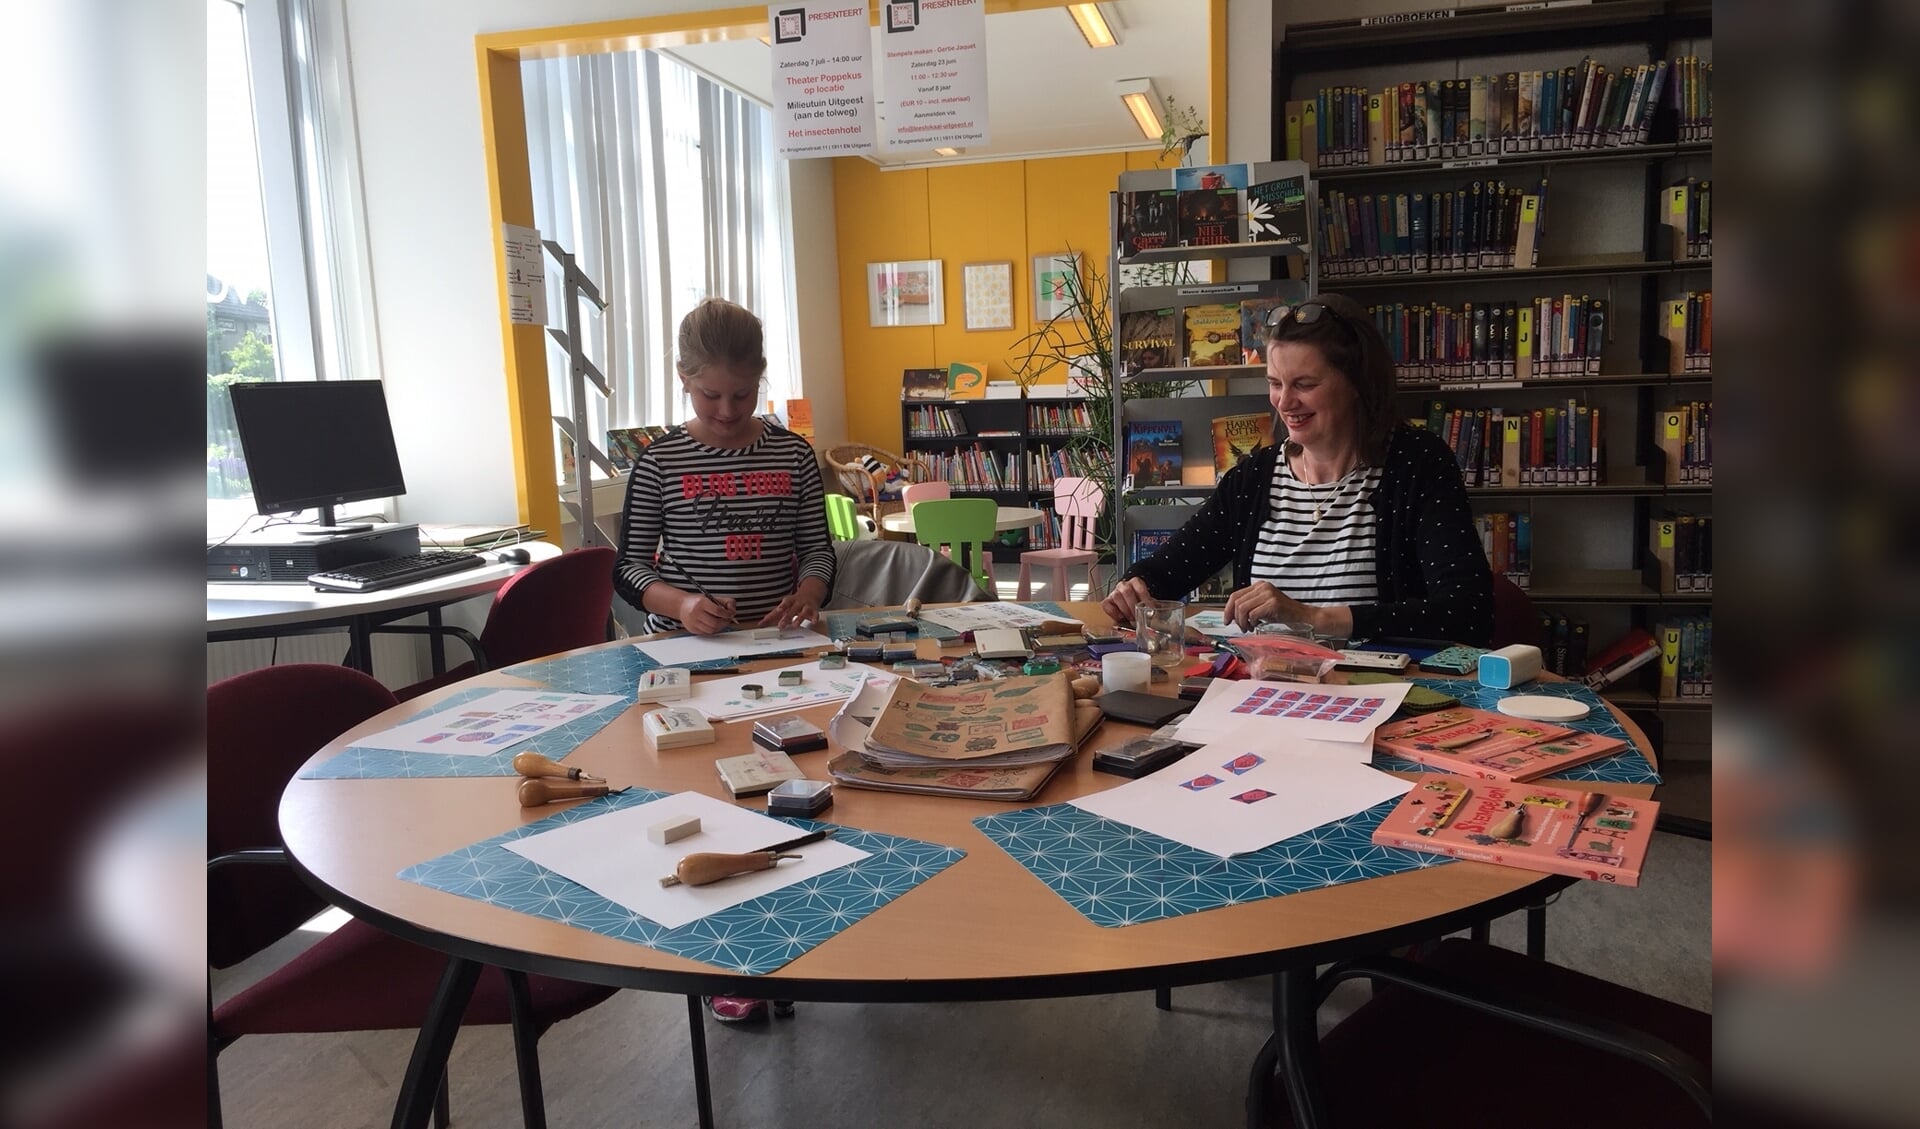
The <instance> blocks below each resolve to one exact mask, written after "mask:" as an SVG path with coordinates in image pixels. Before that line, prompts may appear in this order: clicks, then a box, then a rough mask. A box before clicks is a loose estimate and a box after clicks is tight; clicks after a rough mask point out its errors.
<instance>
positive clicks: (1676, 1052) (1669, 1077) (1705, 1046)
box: [1248, 938, 1713, 1126]
mask: <svg viewBox="0 0 1920 1129" xmlns="http://www.w3.org/2000/svg"><path fill="white" fill-rule="evenodd" d="M1348 979H1370V980H1372V981H1373V984H1374V994H1373V998H1372V999H1370V1000H1369V1001H1367V1003H1365V1004H1363V1005H1362V1006H1361V1007H1360V1008H1359V1009H1358V1010H1357V1011H1355V1012H1354V1013H1353V1014H1352V1015H1350V1016H1348V1017H1347V1018H1346V1019H1344V1020H1342V1021H1341V1022H1340V1024H1339V1025H1338V1026H1336V1027H1335V1028H1334V1029H1333V1030H1332V1031H1330V1032H1328V1033H1327V1034H1326V1036H1325V1037H1323V1038H1322V1039H1321V1040H1320V1041H1319V1043H1318V1046H1317V1057H1318V1059H1319V1069H1318V1071H1317V1077H1318V1079H1319V1083H1320V1090H1321V1093H1322V1094H1323V1095H1324V1096H1325V1101H1326V1114H1327V1116H1326V1121H1327V1122H1328V1123H1329V1124H1331V1125H1335V1126H1373V1125H1435V1124H1453V1123H1456V1122H1459V1123H1465V1122H1467V1121H1473V1122H1480V1121H1485V1120H1488V1118H1486V1117H1483V1116H1481V1115H1480V1112H1476V1113H1475V1114H1474V1115H1473V1116H1471V1117H1469V1116H1468V1115H1467V1113H1466V1112H1465V1108H1466V1107H1465V1106H1462V1105H1459V1104H1457V1103H1458V1102H1459V1101H1460V1100H1464V1099H1463V1097H1462V1095H1464V1094H1466V1093H1467V1092H1468V1090H1470V1089H1471V1087H1470V1086H1469V1087H1467V1089H1463V1088H1462V1087H1463V1086H1464V1085H1465V1082H1464V1081H1463V1080H1466V1079H1482V1078H1491V1079H1493V1080H1494V1081H1495V1088H1494V1091H1493V1092H1495V1093H1497V1094H1498V1097H1497V1098H1496V1099H1494V1101H1495V1104H1494V1105H1493V1106H1489V1107H1486V1108H1487V1109H1494V1108H1497V1109H1503V1110H1525V1109H1532V1110H1546V1109H1556V1110H1564V1111H1566V1112H1567V1115H1568V1116H1567V1119H1568V1120H1579V1119H1580V1116H1579V1113H1580V1111H1581V1110H1583V1109H1585V1110H1592V1109H1595V1108H1599V1107H1596V1106H1594V1105H1593V1101H1592V1099H1595V1098H1598V1099H1601V1101H1602V1105H1604V1108H1606V1109H1607V1110H1610V1111H1612V1112H1613V1114H1614V1116H1613V1118H1612V1120H1615V1121H1625V1122H1631V1123H1632V1124H1635V1125H1660V1126H1691V1125H1706V1124H1710V1123H1711V1122H1712V1120H1713V1090H1712V1076H1711V1074H1710V1073H1709V1066H1710V1064H1711V1063H1712V1061H1713V1058H1712V1056H1713V1017H1712V1016H1710V1015H1707V1014H1705V1013H1704V1012H1698V1011H1694V1010H1693V1009H1691V1008H1686V1007H1682V1006H1680V1005H1679V1004H1675V1003H1671V1002H1669V1001H1666V1000H1661V999H1656V998H1655V997H1653V996H1649V995H1646V994H1644V993H1641V992H1636V991H1634V990H1632V989H1630V988H1623V987H1621V986H1619V985H1617V984H1609V983H1607V982H1606V981H1604V980H1599V979H1596V978H1594V977H1592V976H1588V975H1586V974H1584V973H1580V972H1574V971H1573V970H1571V969H1567V968H1561V967H1559V966H1557V965H1552V964H1548V963H1546V962H1545V961H1541V960H1534V959H1532V958H1530V957H1526V956H1522V955H1521V954H1519V953H1516V952H1512V951H1510V950H1507V949H1501V948H1496V947H1494V946H1492V945H1485V944H1481V943H1479V942H1476V941H1465V940H1460V939H1458V938H1455V939H1452V940H1448V941H1443V942H1441V943H1440V944H1439V945H1438V946H1437V947H1436V948H1435V949H1434V950H1433V951H1432V952H1431V953H1430V954H1428V955H1427V956H1425V957H1423V958H1421V959H1420V960H1418V961H1407V960H1400V959H1397V958H1393V957H1373V958H1369V959H1366V960H1362V961H1348V962H1345V963H1343V964H1336V965H1334V966H1333V967H1332V968H1330V969H1328V970H1327V971H1326V973H1324V974H1323V975H1322V976H1321V977H1320V982H1319V988H1320V998H1321V999H1322V1000H1324V999H1325V998H1326V993H1327V992H1328V991H1329V990H1331V989H1332V987H1333V986H1334V985H1335V984H1338V983H1339V982H1340V981H1342V980H1348ZM1275 1062H1276V1055H1275V1054H1274V1044H1273V1041H1272V1040H1271V1039H1269V1040H1268V1043H1267V1046H1266V1047H1265V1048H1263V1049H1262V1051H1261V1054H1260V1057H1259V1059H1257V1060H1256V1062H1255V1066H1254V1073H1253V1079H1252V1084H1253V1090H1252V1091H1251V1092H1250V1094H1249V1095H1248V1097H1249V1102H1248V1114H1249V1116H1248V1121H1249V1123H1251V1124H1253V1125H1268V1126H1290V1125H1292V1124H1294V1120H1293V1117H1292V1115H1291V1111H1290V1108H1289V1106H1288V1102H1287V1097H1286V1092H1285V1089H1284V1079H1283V1078H1280V1077H1277V1076H1276V1075H1275V1074H1274V1072H1273V1068H1274V1064H1275ZM1387 1064H1391V1067H1390V1071H1391V1074H1392V1084H1391V1085H1382V1084H1381V1077H1382V1075H1381V1071H1382V1069H1383V1066H1386V1065H1387ZM1489 1066H1492V1067H1493V1069H1492V1071H1491V1072H1489V1069H1488V1068H1489ZM1582 1095H1585V1097H1584V1098H1583V1097H1582Z"/></svg>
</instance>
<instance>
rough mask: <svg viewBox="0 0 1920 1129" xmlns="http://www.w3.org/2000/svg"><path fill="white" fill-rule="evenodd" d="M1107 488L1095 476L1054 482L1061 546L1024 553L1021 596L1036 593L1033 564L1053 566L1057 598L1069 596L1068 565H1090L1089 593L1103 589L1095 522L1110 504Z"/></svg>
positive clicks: (1052, 594)
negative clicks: (1096, 547) (1095, 537)
mask: <svg viewBox="0 0 1920 1129" xmlns="http://www.w3.org/2000/svg"><path fill="white" fill-rule="evenodd" d="M1106 502H1107V492H1106V491H1105V490H1103V489H1101V488H1100V484H1099V483H1098V482H1095V481H1094V480H1092V479H1091V478H1059V479H1055V480H1054V483H1053V512H1054V513H1055V514H1057V515H1058V516H1059V518H1060V547H1059V548H1057V549H1031V550H1029V551H1027V552H1024V553H1021V554H1020V593H1019V596H1018V597H1017V598H1018V599H1022V600H1025V599H1030V598H1031V597H1032V595H1033V566H1035V565H1040V566H1041V567H1043V568H1050V569H1052V570H1053V590H1052V591H1051V592H1050V593H1049V595H1051V596H1052V597H1053V598H1054V599H1056V600H1064V599H1067V597H1068V591H1069V585H1068V578H1067V569H1068V567H1070V566H1072V565H1077V564H1083V565H1086V566H1087V595H1088V598H1089V599H1091V598H1092V597H1093V593H1095V592H1098V591H1099V590H1100V583H1099V571H1100V567H1099V566H1100V554H1099V552H1098V551H1097V550H1096V549H1095V547H1094V539H1093V523H1094V522H1095V520H1097V519H1098V518H1099V517H1100V510H1101V508H1102V507H1104V506H1105V505H1106Z"/></svg>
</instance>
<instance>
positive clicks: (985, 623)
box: [920, 603, 1071, 631]
mask: <svg viewBox="0 0 1920 1129" xmlns="http://www.w3.org/2000/svg"><path fill="white" fill-rule="evenodd" d="M920 618H921V619H930V620H932V621H933V622H935V623H937V624H940V625H941V626H942V627H951V628H953V629H954V630H955V631H980V630H983V629H985V628H989V627H1033V626H1036V625H1038V624H1042V623H1047V622H1049V621H1056V620H1061V619H1065V618H1071V617H1063V616H1060V615H1057V614H1055V613H1053V612H1050V611H1043V610H1042V609H1040V608H1030V607H1028V606H1027V605H1025V604H1002V603H984V604H960V605H957V606H955V607H951V608H929V609H927V610H926V611H923V612H921V613H920Z"/></svg>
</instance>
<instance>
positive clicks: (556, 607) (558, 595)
mask: <svg viewBox="0 0 1920 1129" xmlns="http://www.w3.org/2000/svg"><path fill="white" fill-rule="evenodd" d="M617 556H618V554H616V553H615V552H614V551H613V550H612V549H609V548H607V547H606V546H604V545H595V546H593V547H591V548H585V549H574V550H572V551H571V552H566V553H562V554H560V555H559V556H557V557H554V558H553V559H551V560H545V561H541V562H540V563H539V564H536V565H531V566H529V567H527V568H524V569H522V570H521V571H520V573H519V574H518V575H516V576H515V577H514V578H513V579H512V580H509V581H507V582H506V583H505V584H503V585H501V587H500V591H499V594H497V595H496V596H494V598H493V607H492V608H490V609H489V610H488V611H487V625H486V627H484V628H482V629H481V631H480V648H481V649H482V650H484V651H485V652H486V653H487V666H488V667H489V668H492V669H496V670H497V669H499V668H500V667H503V666H509V665H511V664H513V663H520V662H527V661H528V660H530V659H538V658H545V657H546V656H548V655H553V654H558V653H559V652H561V651H571V650H573V649H574V648H575V647H586V646H590V645H592V644H594V643H604V642H606V641H607V616H608V615H609V614H610V613H611V612H612V610H613V563H614V560H615V559H616V558H617Z"/></svg>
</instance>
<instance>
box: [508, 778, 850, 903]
mask: <svg viewBox="0 0 1920 1129" xmlns="http://www.w3.org/2000/svg"><path fill="white" fill-rule="evenodd" d="M684 815H691V816H697V817H699V820H700V831H699V833H698V834H696V835H690V836H688V837H687V838H685V839H681V840H679V841H678V842H674V843H669V844H667V845H666V846H660V845H658V844H656V843H654V842H652V841H651V840H649V839H648V838H647V828H649V827H652V826H653V825H654V824H656V823H659V822H661V821H663V820H667V819H672V818H674V817H676V816H684ZM801 834H803V832H802V831H800V830H799V829H798V828H796V827H794V826H793V825H792V824H790V823H782V822H780V821H779V820H777V819H770V818H768V817H767V816H764V815H760V814H758V813H757V812H751V811H748V810H746V809H745V808H738V807H735V806H733V805H732V804H729V803H726V802H725V801H723V800H716V799H714V798H713V797H712V796H706V795H702V794H700V793H698V792H681V793H679V794H677V795H673V796H666V797H663V798H661V799H658V800H655V801H653V802H652V803H648V804H640V805H637V806H635V807H630V808H621V809H619V810H618V811H611V812H608V813H607V814H605V815H599V816H595V817H593V818H592V819H583V820H580V821H579V822H577V823H569V824H565V825H563V826H560V827H556V828H554V829H553V830H552V831H542V832H541V833H539V834H538V835H528V836H527V837H525V838H523V839H515V840H513V841H511V842H509V843H507V844H506V848H507V849H508V850H509V851H512V852H513V853H514V854H517V855H519V856H521V857H522V858H525V859H529V860H531V861H533V862H536V863H539V864H540V865H541V866H544V867H546V868H547V869H548V870H551V871H553V872H554V873H556V874H558V875H560V876H561V877H563V878H566V879H568V880H569V881H572V882H578V883H579V884H580V885H582V886H585V887H586V888H587V889H589V890H592V891H593V892H594V893H596V894H599V895H600V896H601V897H603V898H606V899H607V900H608V901H610V902H613V903H614V904H616V905H618V906H621V907H623V908H625V909H630V910H632V911H633V912H635V913H638V914H641V915H642V916H644V917H646V918H647V919H649V920H651V921H657V922H659V923H660V924H661V925H664V926H666V927H667V928H669V929H673V928H678V927H679V926H682V925H685V924H687V923H688V922H690V921H698V920H699V919H701V918H703V917H705V916H707V915H708V914H710V913H718V912H720V911H721V910H723V909H727V908H729V907H732V906H737V905H739V904H740V903H741V902H748V901H752V900H753V899H755V898H757V897H759V896H760V895H762V894H768V893H772V892H773V891H775V890H778V889H780V888H782V887H784V886H791V885H793V884H794V883H795V882H800V881H803V880H805V879H808V878H811V877H813V876H814V875H816V874H824V873H826V872H827V871H829V870H833V869H836V868H838V867H842V866H846V865H847V864H848V863H852V862H858V861H859V860H861V859H863V858H866V857H867V852H866V851H863V850H860V849H858V848H856V847H849V846H847V845H846V844H845V843H836V842H834V841H833V840H832V839H826V840H823V841H821V842H818V843H808V844H807V845H806V846H804V847H799V848H796V849H795V852H794V853H796V854H798V855H800V856H801V857H800V858H798V859H791V860H789V861H786V862H782V863H780V864H778V865H776V866H775V867H774V868H773V869H772V870H763V871H759V872H757V873H754V874H742V875H740V876H739V877H737V878H727V879H723V880H721V881H719V882H715V883H713V884H711V885H708V886H670V887H663V886H661V885H660V879H662V878H664V877H665V876H667V875H669V874H672V873H673V868H674V867H676V866H678V865H679V864H680V860H681V859H683V858H685V857H686V856H688V855H690V854H694V853H696V852H699V851H727V852H737V851H760V850H765V849H766V848H768V847H771V846H773V845H774V844H775V843H782V842H785V841H786V840H788V839H792V838H796V837H798V836H799V835H801Z"/></svg>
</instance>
